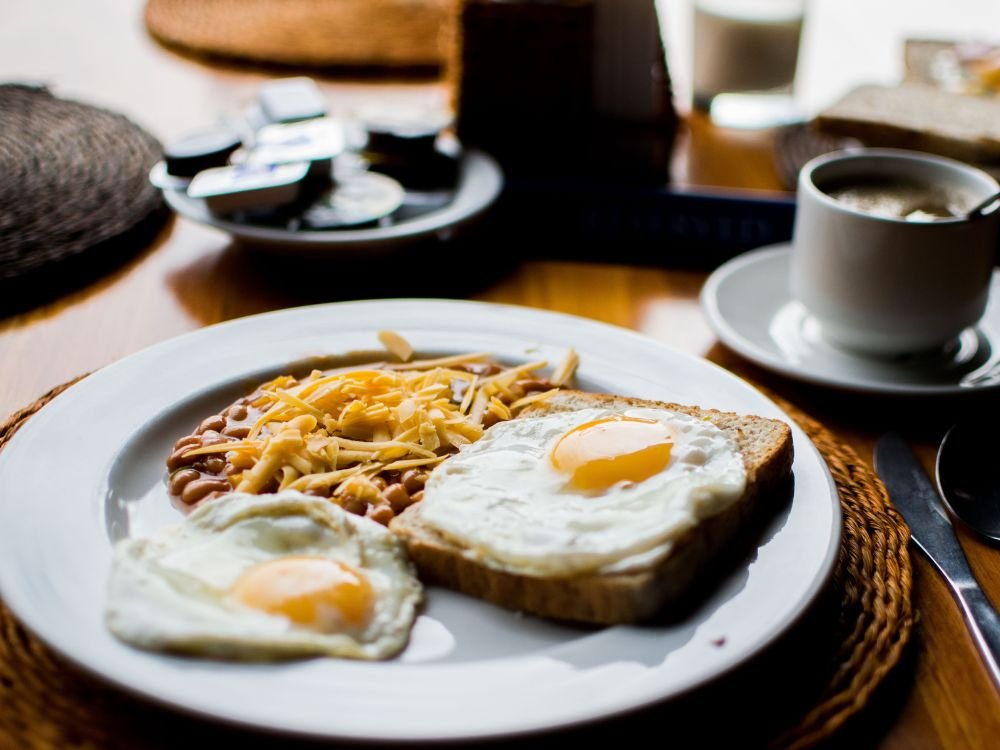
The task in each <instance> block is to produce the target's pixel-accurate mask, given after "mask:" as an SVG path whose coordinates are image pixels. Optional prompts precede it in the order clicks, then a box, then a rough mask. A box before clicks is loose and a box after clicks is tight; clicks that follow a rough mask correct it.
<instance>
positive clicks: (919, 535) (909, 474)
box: [875, 434, 1000, 688]
mask: <svg viewBox="0 0 1000 750" xmlns="http://www.w3.org/2000/svg"><path fill="white" fill-rule="evenodd" d="M875 470H876V471H877V472H878V475H879V477H881V479H882V481H883V482H884V483H885V486H886V488H887V489H888V490H889V497H890V498H891V499H892V503H893V505H895V506H896V509H897V510H898V511H899V512H900V513H901V514H902V515H903V518H904V519H905V520H906V523H907V525H908V526H909V527H910V539H911V540H912V541H913V542H914V544H916V545H917V547H919V548H920V551H921V552H923V554H924V555H925V556H926V557H927V559H928V560H930V562H931V564H932V565H933V566H934V567H935V568H936V569H937V571H938V573H940V574H941V576H942V577H943V578H944V579H945V582H946V583H947V584H948V588H949V589H950V590H951V593H952V596H954V597H955V600H956V601H957V602H958V604H959V607H961V610H962V617H963V618H964V619H965V622H966V625H967V626H968V628H969V631H970V632H971V633H972V640H973V642H974V643H975V645H976V648H977V649H978V650H979V652H980V654H982V656H983V659H984V660H985V662H986V667H987V671H988V672H989V673H990V677H991V678H992V679H993V682H994V684H995V685H996V686H997V688H1000V615H998V614H997V611H996V609H994V607H993V605H992V604H991V603H990V601H989V599H987V598H986V595H985V594H984V593H983V590H982V589H981V588H980V586H979V583H978V582H977V581H976V578H975V576H973V575H972V571H971V570H970V568H969V563H968V561H967V560H966V558H965V553H964V552H963V551H962V547H961V545H960V544H959V543H958V538H957V537H956V536H955V530H954V529H953V528H952V525H951V522H950V521H949V519H948V516H947V514H946V513H945V511H944V508H943V507H942V505H941V501H940V497H939V495H938V493H937V490H936V489H935V488H934V486H933V485H932V484H931V481H930V479H928V478H927V475H926V474H925V473H924V469H923V467H922V466H921V465H920V461H919V460H917V457H916V456H915V455H913V451H912V450H910V447H909V446H908V445H907V444H906V442H904V441H903V439H902V438H901V437H900V436H899V435H895V434H889V435H883V436H882V437H881V438H880V439H879V441H878V443H877V444H876V446H875Z"/></svg>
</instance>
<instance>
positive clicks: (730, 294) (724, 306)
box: [701, 243, 1000, 395]
mask: <svg viewBox="0 0 1000 750" xmlns="http://www.w3.org/2000/svg"><path fill="white" fill-rule="evenodd" d="M790 257H791V246H790V245H788V244H787V243H783V244H780V245H772V246H770V247H766V248H762V249H760V250H754V251H753V252H750V253H745V254H743V255H740V256H738V257H737V258H735V259H733V260H731V261H729V262H728V263H726V264H724V265H722V266H720V267H719V268H718V269H716V271H715V272H714V273H713V274H712V275H711V276H710V277H709V278H708V281H706V282H705V286H704V288H703V289H702V292H701V306H702V309H703V310H704V311H705V314H706V315H707V316H708V322H709V325H711V327H712V330H713V331H715V334H716V335H717V336H718V337H719V339H720V340H721V341H722V342H723V343H724V344H725V345H726V346H728V347H729V348H730V349H732V350H734V351H735V352H737V353H738V354H741V355H742V356H744V357H746V358H747V359H749V360H751V361H752V362H755V363H756V364H758V365H760V366H761V367H765V368H767V369H769V370H773V371H775V372H778V373H781V374H782V375H785V376H787V377H790V378H795V379H797V380H803V381H806V382H809V383H815V384H818V385H825V386H833V387H836V388H842V389H846V390H852V391H863V392H868V393H884V394H920V395H948V394H966V393H971V392H976V393H980V392H982V391H984V390H993V389H996V388H998V387H1000V275H998V274H997V272H994V274H993V283H992V288H991V295H990V298H991V302H990V304H989V306H988V307H987V309H986V314H985V315H984V316H983V318H982V320H980V321H979V324H978V325H977V326H976V327H974V328H969V329H966V330H965V331H963V332H962V333H961V334H960V335H959V336H958V337H956V339H955V340H954V341H953V342H951V343H950V344H948V345H947V346H945V347H943V348H942V349H941V350H940V351H938V352H933V353H930V354H921V355H909V356H905V357H897V358H892V359H877V358H871V357H864V356H861V355H859V354H852V353H850V352H846V351H844V350H841V349H838V348H836V347H834V346H832V345H830V344H829V343H827V342H826V341H825V340H824V339H823V337H822V331H821V327H820V324H819V322H818V321H817V320H815V319H814V318H813V317H812V316H811V315H809V313H808V311H807V310H806V309H805V308H804V307H803V306H802V305H801V304H800V303H798V302H796V301H794V300H792V299H791V296H790V293H789V290H788V264H789V259H790Z"/></svg>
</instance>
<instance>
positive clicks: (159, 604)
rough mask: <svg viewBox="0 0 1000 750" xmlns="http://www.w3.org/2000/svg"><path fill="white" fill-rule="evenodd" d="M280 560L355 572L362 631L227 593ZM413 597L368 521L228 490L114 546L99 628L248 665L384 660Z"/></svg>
mask: <svg viewBox="0 0 1000 750" xmlns="http://www.w3.org/2000/svg"><path fill="white" fill-rule="evenodd" d="M289 556H318V557H326V558H329V559H332V560H335V561H337V562H341V563H346V564H348V565H350V566H352V567H354V568H355V569H357V570H358V571H360V572H361V573H363V574H364V575H365V577H366V578H367V580H368V582H369V584H370V585H371V587H372V590H373V593H374V612H373V615H372V617H371V619H370V621H369V622H368V624H367V625H366V626H365V627H364V629H363V630H362V631H361V632H353V633H347V632H338V633H324V632H317V631H314V630H310V629H307V628H303V627H299V626H296V625H295V624H294V623H293V622H291V621H290V620H288V619H287V618H285V617H282V616H280V615H273V614H269V613H267V612H264V611H260V610H255V609H252V608H250V607H248V606H245V605H243V604H241V603H240V602H239V601H237V600H236V599H235V598H234V597H232V596H230V595H229V591H230V588H231V587H232V586H233V584H234V583H235V582H236V581H237V580H238V579H239V578H240V576H241V575H242V574H243V573H244V572H245V571H246V570H248V569H249V568H251V567H253V566H254V565H257V564H259V563H263V562H267V561H271V560H276V559H280V558H284V557H289ZM421 591H422V589H421V586H420V583H419V581H417V579H416V576H415V573H414V571H413V567H412V565H411V564H410V562H409V559H408V558H407V557H406V553H405V551H404V550H403V548H402V545H401V544H400V543H399V541H398V540H397V539H396V538H395V537H394V536H393V535H392V534H390V533H389V532H388V530H387V529H385V528H384V527H383V526H381V525H379V524H377V523H375V522H374V521H371V520H369V519H367V518H362V517H360V516H356V515H353V514H351V513H348V512H346V511H344V510H343V509H342V508H340V507H339V506H337V505H335V504H333V503H331V502H330V501H329V500H324V499H321V498H317V497H310V496H307V495H304V494H302V493H299V492H290V491H286V492H281V493H278V494H274V495H259V496H258V495H249V494H243V493H233V494H230V495H225V496H223V497H221V498H218V499H216V500H211V501H209V502H207V503H205V504H203V505H201V506H199V507H198V508H197V509H196V510H195V511H194V512H193V513H191V515H190V516H188V517H187V518H186V519H185V520H184V522H183V523H181V524H180V525H178V526H174V527H171V528H168V529H165V530H164V531H162V532H160V533H159V534H157V535H156V536H154V537H152V538H149V539H125V540H122V541H121V542H119V543H118V545H117V546H116V548H115V554H114V560H113V565H112V572H111V577H110V582H109V588H108V600H107V608H106V619H107V624H108V627H109V628H110V630H111V631H112V632H113V633H114V634H115V635H116V636H118V637H119V638H121V639H122V640H124V641H127V642H128V643H131V644H133V645H136V646H139V647H142V648H148V649H156V650H166V651H178V652H185V653H192V654H200V655H211V656H221V657H226V658H236V659H254V660H255V659H274V658H282V657H293V656H305V655H311V654H317V655H319V654H325V655H329V656H342V657H348V658H355V659H382V658H386V657H389V656H391V655H393V654H395V653H397V652H399V651H400V650H401V649H402V648H403V647H404V646H405V644H406V640H407V636H408V634H409V630H410V627H411V626H412V624H413V620H414V618H415V617H416V610H417V606H418V605H419V603H420V600H421V595H422V594H421Z"/></svg>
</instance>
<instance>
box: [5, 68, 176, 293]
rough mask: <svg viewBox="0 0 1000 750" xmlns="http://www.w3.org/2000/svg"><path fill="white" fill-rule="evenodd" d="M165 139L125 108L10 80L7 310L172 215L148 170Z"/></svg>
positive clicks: (75, 279)
mask: <svg viewBox="0 0 1000 750" xmlns="http://www.w3.org/2000/svg"><path fill="white" fill-rule="evenodd" d="M161 153H162V149H161V147H160V144H159V143H158V142H157V141H156V139H155V138H153V137H152V136H151V135H150V134H149V133H147V132H146V131H144V130H142V129H141V128H140V127H138V126H137V125H135V124H134V123H132V122H130V121H129V120H128V119H126V118H125V117H123V116H122V115H119V114H115V113H113V112H109V111H107V110H104V109H99V108H97V107H92V106H90V105H87V104H81V103H79V102H73V101H66V100H64V99H59V98H56V97H55V96H53V95H52V94H51V93H49V91H48V90H47V89H44V88H39V87H33V86H22V85H17V84H3V85H0V312H6V311H8V310H13V309H17V308H20V307H23V306H24V305H25V304H32V303H35V302H38V301H43V300H44V299H46V298H48V297H50V296H53V294H58V293H61V292H62V291H65V290H66V289H67V288H69V287H72V286H75V285H78V284H79V283H81V282H86V281H89V280H90V279H92V278H95V277H96V276H97V275H100V273H103V272H105V271H107V270H109V269H110V268H111V267H113V266H114V265H116V264H117V263H119V262H120V261H121V260H123V259H124V258H126V257H129V256H130V254H131V253H133V252H135V251H136V250H138V249H141V248H142V247H144V246H145V245H146V244H148V242H149V240H150V239H151V238H152V237H153V236H154V235H155V233H156V232H157V231H158V230H159V229H160V227H161V226H162V225H163V222H164V221H165V220H166V218H167V215H168V214H167V211H166V209H165V206H164V203H163V199H162V196H161V195H160V193H159V191H158V190H156V189H155V188H154V187H153V186H152V185H150V184H149V180H148V178H147V175H148V174H149V170H150V168H151V167H152V166H153V165H154V164H155V163H156V161H157V160H158V159H159V158H160V155H161Z"/></svg>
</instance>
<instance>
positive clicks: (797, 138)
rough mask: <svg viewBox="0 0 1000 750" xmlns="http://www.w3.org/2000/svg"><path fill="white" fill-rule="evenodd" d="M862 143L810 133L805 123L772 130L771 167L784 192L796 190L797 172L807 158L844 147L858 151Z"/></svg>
mask: <svg viewBox="0 0 1000 750" xmlns="http://www.w3.org/2000/svg"><path fill="white" fill-rule="evenodd" d="M861 145H862V144H861V141H859V140H857V139H855V138H844V137H842V136H837V135H828V134H826V133H820V132H818V131H816V130H813V129H812V128H811V127H810V126H809V124H808V123H799V124H795V125H788V126H787V127H783V128H778V129H777V130H775V131H774V165H775V168H776V169H777V172H778V178H779V179H780V180H781V182H782V184H783V185H784V187H785V189H786V190H795V188H796V187H797V185H798V180H799V170H801V169H802V167H803V166H805V163H806V162H807V161H809V160H810V159H812V158H814V157H817V156H822V155H823V154H827V153H829V152H831V151H838V150H840V149H844V148H858V147H860V146H861Z"/></svg>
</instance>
